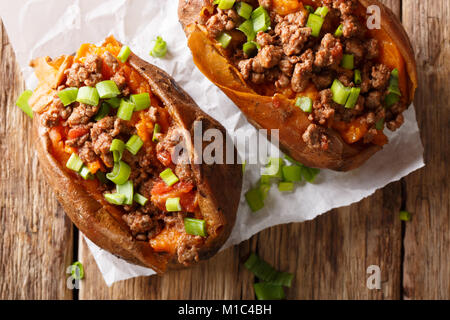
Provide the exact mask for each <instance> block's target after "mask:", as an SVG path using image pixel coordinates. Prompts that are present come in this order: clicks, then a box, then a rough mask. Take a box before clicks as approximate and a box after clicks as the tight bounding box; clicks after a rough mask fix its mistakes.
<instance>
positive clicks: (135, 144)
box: [125, 134, 144, 155]
mask: <svg viewBox="0 0 450 320" xmlns="http://www.w3.org/2000/svg"><path fill="white" fill-rule="evenodd" d="M143 145H144V141H142V139H141V138H139V136H137V135H135V134H134V135H132V136H131V138H130V139H129V140H128V142H127V144H126V145H125V148H127V150H128V151H130V153H131V154H133V155H136V154H137V153H138V152H139V150H140V149H141V148H142V146H143Z"/></svg>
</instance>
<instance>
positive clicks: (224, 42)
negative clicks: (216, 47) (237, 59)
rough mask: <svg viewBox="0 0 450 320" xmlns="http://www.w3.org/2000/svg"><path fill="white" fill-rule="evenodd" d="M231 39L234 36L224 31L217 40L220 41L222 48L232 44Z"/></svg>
mask: <svg viewBox="0 0 450 320" xmlns="http://www.w3.org/2000/svg"><path fill="white" fill-rule="evenodd" d="M231 39H232V37H231V36H230V35H229V34H228V33H226V32H224V33H222V34H221V35H220V36H219V37H218V38H217V41H218V42H219V43H220V45H221V46H222V48H224V49H226V48H227V47H228V45H229V44H230V42H231Z"/></svg>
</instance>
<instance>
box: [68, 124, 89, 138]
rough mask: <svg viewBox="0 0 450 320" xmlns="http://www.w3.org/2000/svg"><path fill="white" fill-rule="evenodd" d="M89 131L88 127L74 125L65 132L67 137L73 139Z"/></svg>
mask: <svg viewBox="0 0 450 320" xmlns="http://www.w3.org/2000/svg"><path fill="white" fill-rule="evenodd" d="M88 132H89V129H88V128H83V127H75V128H72V129H70V130H69V133H68V134H67V138H68V139H75V138H78V137H81V136H84V135H85V134H86V133H88Z"/></svg>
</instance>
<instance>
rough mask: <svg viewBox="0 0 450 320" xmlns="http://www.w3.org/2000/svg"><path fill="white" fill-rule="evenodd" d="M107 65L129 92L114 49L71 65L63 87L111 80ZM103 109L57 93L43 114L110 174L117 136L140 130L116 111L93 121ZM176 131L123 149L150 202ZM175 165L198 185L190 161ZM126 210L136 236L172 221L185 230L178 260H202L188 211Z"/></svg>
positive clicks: (152, 112) (109, 189) (105, 187)
mask: <svg viewBox="0 0 450 320" xmlns="http://www.w3.org/2000/svg"><path fill="white" fill-rule="evenodd" d="M103 63H106V64H107V65H108V67H109V69H110V70H112V72H113V74H112V76H111V80H113V81H115V82H116V84H117V86H118V87H119V89H120V90H121V93H122V96H128V95H129V94H130V90H129V88H128V86H127V83H126V78H125V75H124V73H123V72H122V71H121V70H120V68H119V63H118V62H117V59H116V58H115V57H114V56H113V55H112V54H110V53H109V52H107V53H105V54H104V55H103V57H99V56H98V55H89V56H88V57H86V59H85V61H84V63H74V64H73V65H72V67H71V68H70V69H68V70H66V72H65V75H66V82H65V84H64V85H62V86H60V87H59V88H58V90H63V89H65V88H66V87H82V86H86V85H87V86H95V84H97V83H98V82H101V81H103V80H107V79H104V78H103V75H102V64H103ZM98 111H99V106H90V105H86V104H82V103H78V102H75V103H73V104H71V105H69V106H67V107H64V106H63V104H62V103H61V101H60V99H59V97H58V95H55V96H54V98H53V100H52V102H51V104H50V106H49V108H48V111H46V112H45V113H44V114H43V115H42V116H41V122H42V125H43V126H44V127H46V128H52V127H57V126H62V127H63V128H64V131H65V132H67V139H66V140H65V146H66V147H71V148H74V149H75V150H76V153H77V154H78V156H79V157H80V158H81V160H82V161H83V163H84V164H90V163H94V162H96V161H101V163H102V164H103V165H104V167H105V168H106V171H107V172H109V171H111V168H112V167H113V166H114V161H113V155H112V153H111V152H110V147H111V143H112V141H113V139H120V140H122V141H125V142H126V141H128V139H129V138H130V137H131V135H133V134H136V128H135V127H134V126H132V125H131V124H130V122H129V121H125V120H122V119H120V118H118V117H116V116H115V115H113V114H114V113H115V111H112V112H111V113H110V115H108V116H106V117H104V118H103V119H101V120H99V121H94V119H93V118H94V116H95V115H96V114H97V112H98ZM145 112H147V116H148V118H149V119H151V120H152V121H154V122H155V123H156V122H157V120H158V118H159V115H158V111H157V109H156V108H155V107H150V108H149V109H148V110H147V111H145ZM175 132H176V128H173V127H171V128H169V131H168V132H167V133H166V134H163V133H159V134H158V136H157V138H158V141H159V142H158V143H157V144H156V145H155V144H153V143H151V144H145V145H144V146H143V147H142V148H141V149H140V150H139V152H138V153H137V154H136V155H132V154H131V153H129V152H128V151H127V150H125V151H124V153H123V157H122V160H123V161H125V162H126V163H128V165H129V166H130V167H131V175H130V178H129V179H130V180H131V181H133V186H134V190H135V191H136V192H138V193H140V194H142V195H144V196H145V197H146V198H148V199H149V200H150V199H151V196H152V194H151V191H152V188H153V186H154V184H155V183H157V182H158V181H160V180H159V173H160V172H161V171H163V170H164V169H166V168H167V166H169V163H165V164H163V163H161V161H160V159H159V156H158V154H161V153H166V152H169V149H170V148H172V147H173V146H174V145H175V143H176V142H178V140H176V138H175V137H174V136H175V135H174V133H175ZM165 160H167V159H165ZM169 160H170V159H169ZM170 166H171V167H172V169H173V172H174V173H175V174H176V175H177V176H178V178H179V179H180V181H181V182H190V183H193V178H192V172H191V169H190V166H189V165H183V164H178V165H173V164H170ZM99 188H100V190H99V191H101V192H102V193H114V192H115V185H114V184H113V183H112V182H111V183H107V184H101V186H100V187H99ZM123 209H124V214H123V216H122V218H123V220H124V221H125V223H126V224H127V225H128V226H129V228H130V231H131V233H132V235H133V236H134V237H135V238H136V240H139V241H149V240H150V239H152V238H154V237H155V236H157V235H158V234H159V233H160V232H161V231H162V230H163V229H164V227H165V226H166V225H169V226H171V227H174V228H176V229H177V230H178V231H179V232H180V234H181V238H180V240H179V241H178V246H177V250H176V253H177V255H178V260H179V262H180V263H183V264H190V263H191V262H193V261H198V259H199V257H198V251H199V249H200V246H201V244H202V243H203V239H202V238H201V237H194V236H190V235H188V234H186V233H185V231H184V218H185V217H186V216H187V213H186V212H165V211H163V210H161V209H160V208H159V207H158V206H157V205H155V204H154V203H152V201H148V202H147V204H146V205H145V206H141V205H139V204H136V203H133V205H125V206H123Z"/></svg>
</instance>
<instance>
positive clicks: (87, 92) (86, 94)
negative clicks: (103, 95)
mask: <svg viewBox="0 0 450 320" xmlns="http://www.w3.org/2000/svg"><path fill="white" fill-rule="evenodd" d="M99 100H100V96H99V95H98V92H97V89H95V88H93V87H81V88H80V89H78V94H77V101H78V102H80V103H84V104H88V105H90V106H96V105H98V102H99Z"/></svg>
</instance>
